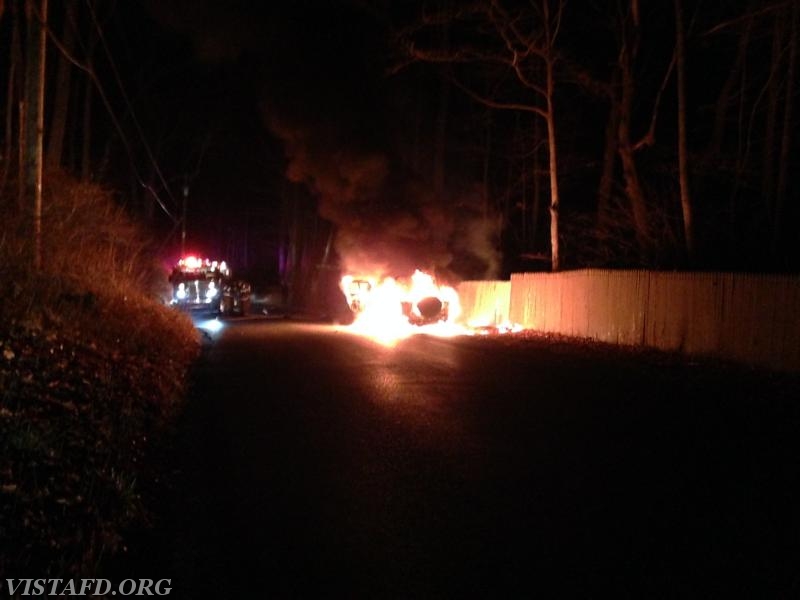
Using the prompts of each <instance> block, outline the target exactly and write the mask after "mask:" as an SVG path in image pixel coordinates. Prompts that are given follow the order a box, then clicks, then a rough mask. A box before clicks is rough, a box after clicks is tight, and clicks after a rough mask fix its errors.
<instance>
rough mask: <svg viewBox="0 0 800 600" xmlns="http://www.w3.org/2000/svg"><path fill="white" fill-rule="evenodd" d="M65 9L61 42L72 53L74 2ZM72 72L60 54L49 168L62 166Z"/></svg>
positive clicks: (66, 60)
mask: <svg viewBox="0 0 800 600" xmlns="http://www.w3.org/2000/svg"><path fill="white" fill-rule="evenodd" d="M63 8H64V27H63V34H62V36H61V40H62V43H63V45H64V48H65V49H66V51H67V52H69V53H72V52H73V50H74V48H75V19H74V11H75V8H74V6H73V4H72V2H65V3H64V4H63ZM71 71H72V63H71V62H70V60H69V59H68V58H67V57H66V56H65V55H64V54H63V53H60V54H59V57H58V68H57V72H56V82H55V84H56V86H55V95H54V96H53V113H52V117H51V119H50V131H49V134H50V135H49V139H48V142H47V156H46V157H45V164H47V166H48V167H49V168H54V167H58V166H60V165H61V156H62V155H63V153H64V134H65V132H66V129H67V109H68V108H69V97H70V76H71V74H72V73H71Z"/></svg>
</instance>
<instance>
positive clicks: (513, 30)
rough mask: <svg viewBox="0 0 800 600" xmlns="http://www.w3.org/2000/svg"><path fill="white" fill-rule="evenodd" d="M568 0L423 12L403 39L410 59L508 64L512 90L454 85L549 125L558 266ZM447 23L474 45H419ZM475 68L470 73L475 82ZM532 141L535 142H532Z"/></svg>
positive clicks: (493, 2) (490, 1)
mask: <svg viewBox="0 0 800 600" xmlns="http://www.w3.org/2000/svg"><path fill="white" fill-rule="evenodd" d="M563 9H564V0H537V1H535V2H531V3H529V4H523V3H513V4H512V3H508V6H507V5H506V3H503V2H502V1H501V0H485V1H481V2H475V3H470V4H468V5H459V6H458V8H453V9H452V10H448V11H444V12H441V13H438V14H425V15H423V17H422V19H421V22H420V23H417V24H415V25H414V26H413V27H410V28H408V29H406V30H405V31H404V32H403V34H402V36H401V39H402V40H403V41H404V43H405V48H406V52H407V55H408V57H409V58H410V59H411V60H418V61H426V62H436V63H445V64H449V65H456V64H465V63H473V64H479V63H483V64H491V65H495V66H496V65H500V66H503V67H505V69H504V71H505V72H506V73H510V74H511V75H512V76H513V81H514V84H515V85H514V86H513V89H504V90H499V89H495V90H494V92H493V93H485V92H484V93H482V92H479V91H477V90H476V85H475V84H472V85H471V84H468V83H466V82H464V81H462V80H461V79H459V78H457V77H456V76H455V75H454V76H453V81H454V84H455V85H456V86H457V87H458V88H460V89H461V90H462V91H464V92H465V93H466V94H468V95H469V96H470V97H471V98H472V99H474V100H476V101H477V102H480V103H482V104H484V105H485V106H488V107H490V108H494V109H500V110H513V111H520V112H526V113H531V114H534V115H536V116H537V117H538V118H541V119H543V120H544V122H545V124H546V129H547V131H546V136H547V147H548V155H549V174H550V247H551V268H552V270H553V271H558V270H559V268H560V256H559V200H560V197H559V186H558V149H557V144H556V116H555V101H554V96H555V77H554V70H555V64H556V62H557V59H558V56H557V52H556V49H555V48H556V40H557V38H558V33H559V29H560V27H561V18H562V14H563ZM443 23H448V24H449V26H452V27H461V28H463V29H464V30H465V31H466V32H467V35H466V38H468V39H471V40H474V41H475V43H463V44H456V43H455V42H453V41H450V44H449V47H446V48H441V47H438V48H436V47H434V48H431V47H425V46H423V45H420V44H419V43H417V41H418V38H420V37H422V36H421V34H422V33H423V32H424V33H427V30H428V29H429V28H430V27H434V26H440V25H441V24H443ZM477 72H478V69H477V68H476V69H475V70H474V71H473V72H471V73H470V75H471V76H472V78H473V80H474V78H475V75H476V74H477ZM533 143H534V144H535V143H536V141H535V140H534V142H533Z"/></svg>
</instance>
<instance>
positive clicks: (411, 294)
mask: <svg viewBox="0 0 800 600" xmlns="http://www.w3.org/2000/svg"><path fill="white" fill-rule="evenodd" d="M340 287H341V290H342V292H343V293H344V295H345V297H346V298H347V302H348V304H349V305H350V308H351V310H353V312H354V313H355V321H354V322H353V324H352V325H350V326H349V327H348V328H347V329H348V330H349V331H352V332H354V333H358V334H360V335H364V336H366V337H369V338H371V339H373V340H374V341H377V342H379V343H381V344H384V345H386V346H393V345H395V344H396V343H397V342H399V341H400V340H403V339H405V338H408V337H410V336H412V335H414V334H419V333H424V334H427V335H434V336H438V337H452V336H456V335H465V334H468V333H470V331H469V329H468V328H466V327H464V326H462V325H459V324H458V323H457V320H458V318H459V316H460V315H461V305H460V304H459V301H458V292H456V290H455V289H454V288H452V287H450V286H446V285H439V284H438V283H437V282H436V280H435V279H434V277H433V276H432V275H429V274H428V273H424V272H422V271H420V270H417V271H416V272H415V273H414V274H413V275H412V276H411V278H410V279H409V280H398V279H394V278H392V277H386V278H379V277H375V276H363V277H356V276H353V275H345V276H344V277H342V280H341V283H340Z"/></svg>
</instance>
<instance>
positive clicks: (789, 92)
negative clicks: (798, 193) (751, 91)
mask: <svg viewBox="0 0 800 600" xmlns="http://www.w3.org/2000/svg"><path fill="white" fill-rule="evenodd" d="M799 16H800V7H798V2H797V1H795V2H792V3H791V32H790V34H789V35H790V37H789V64H788V66H787V70H786V92H785V96H784V98H785V99H784V111H783V132H782V135H781V152H780V162H779V164H778V190H777V195H776V197H775V217H774V222H773V229H772V246H771V248H772V255H773V256H777V254H778V251H779V248H780V244H781V238H782V236H783V230H784V227H785V224H784V223H783V215H784V208H785V205H786V196H787V190H788V187H789V152H790V150H791V145H792V106H793V105H794V90H795V82H794V79H795V73H796V70H797V35H798V32H797V29H798V17H799Z"/></svg>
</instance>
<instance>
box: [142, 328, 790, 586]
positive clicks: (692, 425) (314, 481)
mask: <svg viewBox="0 0 800 600" xmlns="http://www.w3.org/2000/svg"><path fill="white" fill-rule="evenodd" d="M798 390H800V386H798V382H797V380H796V379H790V378H785V377H775V376H763V375H759V374H755V373H747V372H744V371H740V370H737V369H732V368H723V367H711V366H709V365H703V364H696V363H694V364H693V363H685V362H682V361H680V360H677V359H675V358H670V357H665V356H663V355H658V354H632V353H626V352H619V351H615V350H611V349H609V348H603V347H599V348H598V347H589V346H586V345H583V346H573V345H569V344H565V343H562V342H554V341H547V340H535V339H528V340H521V339H516V338H491V339H489V338H460V339H450V340H442V339H435V338H428V337H417V338H415V339H411V340H407V341H406V342H403V343H401V344H400V345H399V346H398V347H396V348H385V347H382V346H379V345H376V344H374V343H372V342H370V341H367V340H364V339H361V338H357V337H354V336H352V335H350V334H348V333H344V332H337V331H336V330H335V329H333V328H332V327H326V326H321V325H312V324H300V323H291V322H271V321H266V320H262V321H258V320H255V321H242V322H230V323H228V325H227V326H226V328H225V329H224V330H223V331H222V332H220V333H219V334H217V336H216V339H215V341H214V343H213V344H212V345H211V347H210V348H209V351H208V353H207V356H206V357H205V358H204V360H203V363H202V365H201V367H200V368H199V369H198V373H197V377H196V381H195V384H194V387H193V391H192V399H191V404H190V406H189V409H188V411H187V413H186V416H185V418H184V420H183V422H182V423H181V433H180V439H179V440H178V442H177V450H176V454H175V456H174V460H175V461H176V463H175V464H176V468H177V469H179V473H178V474H177V475H176V478H175V480H174V485H175V487H176V490H175V491H176V495H175V497H174V498H173V499H172V502H171V503H168V504H170V506H171V508H166V509H165V515H166V516H165V518H164V522H163V523H162V524H161V530H160V533H159V539H160V543H161V550H160V552H161V553H162V554H163V557H164V559H163V560H164V562H162V564H161V567H160V568H159V571H164V573H157V574H154V575H157V576H159V577H164V576H170V577H172V579H173V587H174V590H173V596H177V597H187V598H188V597H198V596H199V595H200V593H201V592H202V593H204V595H205V594H209V593H211V594H215V597H218V598H244V597H253V598H255V597H309V596H312V595H317V594H319V593H322V594H324V595H325V596H347V597H430V596H442V597H458V596H467V597H475V596H484V597H485V596H490V597H492V596H494V597H500V596H503V597H504V596H505V595H506V593H507V592H509V591H512V590H513V591H516V592H520V593H521V595H534V594H536V592H539V591H542V590H544V589H550V590H555V591H556V593H555V595H556V596H559V597H565V596H573V595H582V596H592V595H594V594H595V593H596V592H599V591H609V590H613V591H614V592H616V593H617V595H619V596H622V597H645V596H647V597H697V596H700V595H706V593H708V594H711V595H712V596H716V595H725V594H726V593H729V592H733V591H735V592H737V595H738V594H741V593H744V594H746V595H747V596H750V597H767V596H770V595H772V594H773V593H779V592H781V593H784V594H786V595H792V594H793V595H796V594H797V593H798V592H800V575H799V574H800V567H798V565H800V560H798V559H800V519H799V518H798V516H800V503H799V501H800V496H799V495H798V494H797V492H796V491H795V490H796V489H797V488H798V487H800V486H798V485H797V484H798V467H800V452H799V450H800V442H799V441H798V432H800V427H798V426H800V407H799V406H798V399H799V398H800V394H798ZM166 571H169V573H166ZM138 576H142V575H138ZM147 576H150V575H147ZM553 585H555V586H556V587H555V588H553V587H551V586H553ZM765 594H766V595H765Z"/></svg>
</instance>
